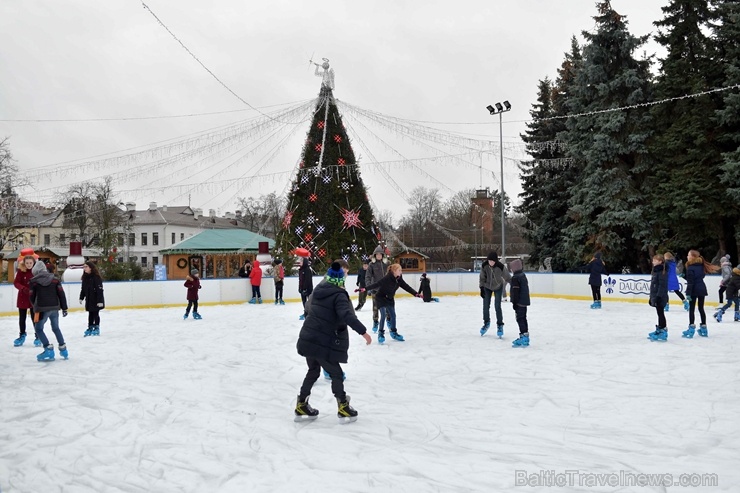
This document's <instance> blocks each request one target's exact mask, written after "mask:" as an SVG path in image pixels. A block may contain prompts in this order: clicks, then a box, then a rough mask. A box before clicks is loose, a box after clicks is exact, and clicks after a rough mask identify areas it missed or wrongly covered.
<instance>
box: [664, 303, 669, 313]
mask: <svg viewBox="0 0 740 493" xmlns="http://www.w3.org/2000/svg"><path fill="white" fill-rule="evenodd" d="M663 311H664V312H669V311H671V304H670V303H666V304H665V306H664V307H663Z"/></svg>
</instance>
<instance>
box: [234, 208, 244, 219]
mask: <svg viewBox="0 0 740 493" xmlns="http://www.w3.org/2000/svg"><path fill="white" fill-rule="evenodd" d="M235 214H236V218H237V219H241V218H242V211H240V210H237V211H236V213H235Z"/></svg>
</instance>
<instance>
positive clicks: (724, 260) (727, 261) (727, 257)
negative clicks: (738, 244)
mask: <svg viewBox="0 0 740 493" xmlns="http://www.w3.org/2000/svg"><path fill="white" fill-rule="evenodd" d="M719 263H720V264H730V265H732V263H731V262H730V254H729V253H728V254H727V255H725V256H724V257H722V258H721V259H719Z"/></svg>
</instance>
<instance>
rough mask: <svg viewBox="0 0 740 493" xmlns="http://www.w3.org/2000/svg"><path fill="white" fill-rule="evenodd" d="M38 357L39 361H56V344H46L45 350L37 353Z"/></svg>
mask: <svg viewBox="0 0 740 493" xmlns="http://www.w3.org/2000/svg"><path fill="white" fill-rule="evenodd" d="M36 359H37V360H38V361H54V346H52V345H51V344H50V345H48V346H46V349H44V352H43V353H41V354H39V355H37V356H36Z"/></svg>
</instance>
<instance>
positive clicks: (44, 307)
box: [30, 260, 69, 361]
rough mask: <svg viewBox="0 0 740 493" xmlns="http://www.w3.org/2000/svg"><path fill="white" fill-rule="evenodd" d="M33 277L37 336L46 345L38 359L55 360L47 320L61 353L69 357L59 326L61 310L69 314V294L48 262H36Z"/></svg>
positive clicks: (31, 292) (32, 301)
mask: <svg viewBox="0 0 740 493" xmlns="http://www.w3.org/2000/svg"><path fill="white" fill-rule="evenodd" d="M31 272H32V273H33V277H32V278H31V282H30V297H31V303H32V304H33V311H34V321H35V322H36V323H35V326H34V329H35V330H36V337H38V339H39V340H40V341H41V344H42V345H43V346H44V352H43V353H41V354H39V355H38V356H36V359H37V360H38V361H54V357H55V355H54V345H53V344H50V343H49V339H48V338H47V337H46V334H44V325H45V324H46V321H47V320H49V321H50V322H51V330H52V332H54V336H55V337H56V339H57V343H58V344H59V355H60V356H61V357H62V358H64V359H67V358H69V352H68V351H67V344H65V342H64V336H63V335H62V330H61V329H60V328H59V310H60V309H61V310H62V316H63V317H66V316H67V296H66V295H65V294H64V289H63V288H62V284H61V282H60V281H59V279H57V278H56V277H54V274H52V273H51V272H49V270H48V269H47V267H46V264H45V263H44V262H42V261H41V260H39V261H37V262H36V264H34V266H33V269H32V270H31Z"/></svg>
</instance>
